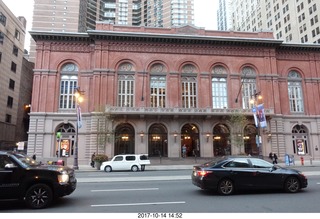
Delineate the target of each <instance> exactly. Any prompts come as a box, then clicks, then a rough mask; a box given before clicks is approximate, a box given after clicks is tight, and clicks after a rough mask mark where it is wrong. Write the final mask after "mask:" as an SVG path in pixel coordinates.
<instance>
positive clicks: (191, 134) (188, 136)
mask: <svg viewBox="0 0 320 219" xmlns="http://www.w3.org/2000/svg"><path fill="white" fill-rule="evenodd" d="M184 144H185V145H186V147H187V153H186V155H187V157H190V156H194V155H195V154H196V155H200V141H199V128H198V127H197V126H196V125H195V124H191V123H189V124H186V125H184V126H183V127H182V129H181V147H182V146H183V145H184Z"/></svg>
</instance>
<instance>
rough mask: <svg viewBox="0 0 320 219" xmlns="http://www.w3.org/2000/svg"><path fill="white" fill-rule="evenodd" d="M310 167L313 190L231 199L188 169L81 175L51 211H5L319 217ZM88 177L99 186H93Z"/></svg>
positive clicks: (319, 179)
mask: <svg viewBox="0 0 320 219" xmlns="http://www.w3.org/2000/svg"><path fill="white" fill-rule="evenodd" d="M310 168H311V169H308V168H307V169H305V170H306V171H305V173H308V175H309V176H308V178H309V186H308V188H307V189H304V190H302V191H301V192H299V193H297V194H287V193H284V192H282V191H268V192H245V193H238V194H235V195H232V196H227V197H224V196H219V195H217V194H215V193H208V192H204V191H202V190H200V189H199V188H197V187H195V186H194V185H192V183H191V180H190V174H191V173H190V171H188V170H180V171H179V170H176V171H145V172H136V173H133V172H113V173H104V172H83V173H77V178H78V181H79V183H78V187H77V189H76V191H75V192H74V193H73V194H71V195H70V196H66V197H64V198H61V199H60V200H59V202H58V203H56V204H54V205H53V206H52V207H50V208H47V209H41V210H30V209H27V208H25V207H24V205H23V204H21V203H17V202H0V212H1V213H35V212H37V213H108V214H110V213H115V214H119V213H133V216H134V218H164V217H163V216H168V217H166V218H169V213H173V215H171V216H173V218H186V217H185V216H183V215H186V214H187V215H188V214H189V213H210V214H211V213H316V214H318V213H320V208H319V203H320V174H319V171H318V169H319V168H316V169H315V168H312V167H310ZM88 179H91V181H94V182H88V181H89V180H88ZM97 179H100V180H97ZM107 179H108V180H107ZM110 179H112V180H110ZM116 179H118V180H116ZM124 179H127V180H124ZM146 213H155V214H153V215H147V214H146ZM158 213H166V214H167V215H158ZM181 215H182V216H181ZM180 216H181V217H180ZM107 218H110V217H107ZM171 218H172V217H171Z"/></svg>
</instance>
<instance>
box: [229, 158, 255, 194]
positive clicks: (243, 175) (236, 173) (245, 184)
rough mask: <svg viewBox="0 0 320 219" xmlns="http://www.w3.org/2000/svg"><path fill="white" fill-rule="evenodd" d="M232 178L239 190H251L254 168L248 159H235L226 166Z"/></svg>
mask: <svg viewBox="0 0 320 219" xmlns="http://www.w3.org/2000/svg"><path fill="white" fill-rule="evenodd" d="M224 168H226V170H229V171H228V177H230V178H231V179H232V180H233V181H234V183H235V185H236V187H237V188H239V189H240V188H251V187H252V186H253V183H252V176H253V173H252V168H251V166H250V164H249V162H248V159H246V158H235V159H233V160H231V161H230V162H228V163H226V164H225V165H224Z"/></svg>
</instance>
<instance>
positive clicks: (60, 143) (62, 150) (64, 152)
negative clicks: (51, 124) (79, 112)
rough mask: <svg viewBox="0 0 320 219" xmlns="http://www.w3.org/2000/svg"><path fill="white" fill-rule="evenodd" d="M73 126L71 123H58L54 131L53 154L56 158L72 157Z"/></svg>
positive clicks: (73, 142) (73, 143) (73, 144)
mask: <svg viewBox="0 0 320 219" xmlns="http://www.w3.org/2000/svg"><path fill="white" fill-rule="evenodd" d="M75 135H76V129H75V126H74V125H73V124H71V123H60V124H59V125H57V127H56V129H55V136H56V139H57V141H56V144H55V146H54V148H53V154H55V156H56V157H70V156H72V155H74V149H75V140H76V139H75Z"/></svg>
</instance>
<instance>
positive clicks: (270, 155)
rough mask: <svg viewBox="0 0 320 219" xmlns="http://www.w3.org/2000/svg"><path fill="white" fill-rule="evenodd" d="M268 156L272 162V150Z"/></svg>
mask: <svg viewBox="0 0 320 219" xmlns="http://www.w3.org/2000/svg"><path fill="white" fill-rule="evenodd" d="M269 158H270V160H271V161H272V162H273V155H272V152H270V153H269Z"/></svg>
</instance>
